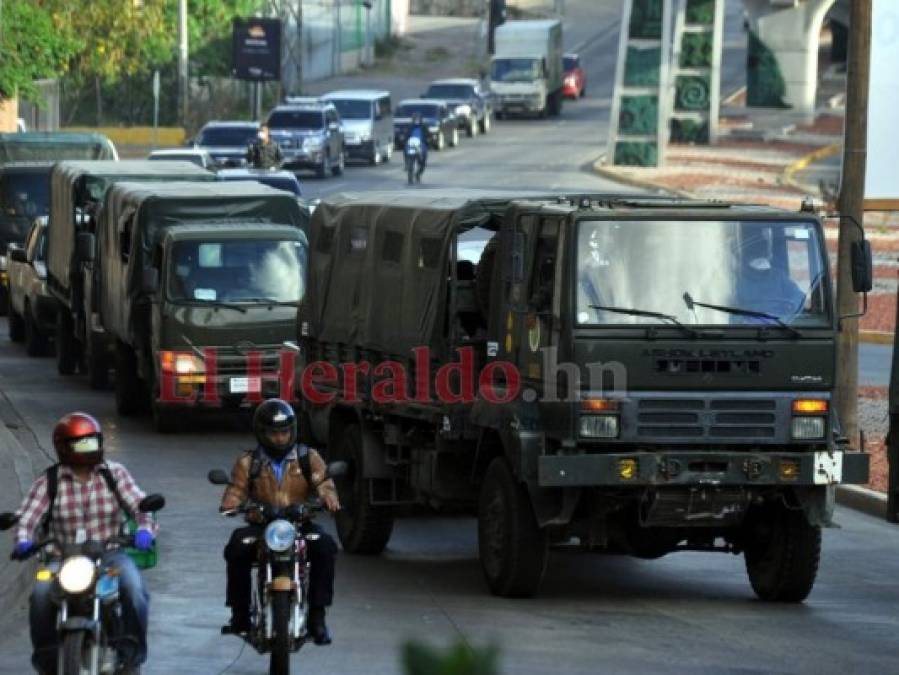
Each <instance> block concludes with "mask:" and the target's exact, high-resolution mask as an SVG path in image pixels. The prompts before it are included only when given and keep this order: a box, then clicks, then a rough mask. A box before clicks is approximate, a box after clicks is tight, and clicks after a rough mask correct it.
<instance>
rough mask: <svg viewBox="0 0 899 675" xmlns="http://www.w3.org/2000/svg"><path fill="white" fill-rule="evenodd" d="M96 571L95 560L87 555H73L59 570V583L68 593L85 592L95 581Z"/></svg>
mask: <svg viewBox="0 0 899 675" xmlns="http://www.w3.org/2000/svg"><path fill="white" fill-rule="evenodd" d="M96 571H97V568H96V566H95V565H94V562H93V561H92V560H91V559H90V558H88V557H87V556H83V555H76V556H73V557H71V558H69V559H68V560H66V561H65V562H64V563H63V564H62V567H61V568H60V570H59V585H60V586H62V590H64V591H65V592H66V593H73V594H75V593H84V591H86V590H87V589H88V588H90V585H91V584H92V583H93V582H94V574H95V573H96Z"/></svg>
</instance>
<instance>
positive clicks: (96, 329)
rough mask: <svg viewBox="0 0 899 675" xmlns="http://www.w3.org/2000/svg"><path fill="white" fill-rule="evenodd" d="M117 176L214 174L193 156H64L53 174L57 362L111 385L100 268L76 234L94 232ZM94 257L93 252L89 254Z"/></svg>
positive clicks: (50, 274) (50, 273)
mask: <svg viewBox="0 0 899 675" xmlns="http://www.w3.org/2000/svg"><path fill="white" fill-rule="evenodd" d="M118 180H131V181H138V180H139V181H154V182H159V181H171V180H182V181H214V180H215V174H214V173H212V172H210V171H206V170H204V169H201V168H200V167H198V166H196V165H195V164H192V163H191V162H164V161H153V162H150V161H147V160H126V161H121V162H120V161H65V162H59V163H57V164H56V165H55V166H54V167H53V169H52V171H51V175H50V227H49V239H48V246H47V286H48V288H49V289H50V292H51V293H52V294H53V296H54V297H55V298H56V299H57V300H58V301H59V304H58V307H59V312H58V313H57V325H56V368H57V370H58V371H59V373H60V374H61V375H71V374H72V373H74V372H75V370H76V369H77V368H78V367H79V365H81V366H83V370H86V371H87V374H88V381H89V382H90V385H91V387H93V388H95V389H102V388H104V387H106V386H107V380H108V372H107V371H106V369H105V368H103V367H102V366H101V365H100V364H102V363H105V362H106V361H107V359H106V357H105V354H106V352H108V351H109V350H111V349H112V343H111V342H110V341H109V340H108V339H107V338H106V336H105V335H104V333H103V330H102V326H100V325H99V323H98V322H97V317H96V311H95V310H94V307H95V306H96V293H97V287H96V283H95V280H96V278H97V274H98V270H96V269H94V265H93V263H91V262H87V261H86V260H85V258H86V257H87V256H88V255H89V253H88V252H87V251H85V250H84V249H83V248H79V247H78V245H77V242H78V235H79V234H80V233H82V232H85V233H92V232H93V231H94V229H95V226H96V225H95V221H96V215H97V210H98V209H99V207H100V204H101V202H102V199H103V195H104V193H105V192H106V189H107V187H109V185H111V184H112V183H114V182H115V181H118ZM91 257H92V256H91Z"/></svg>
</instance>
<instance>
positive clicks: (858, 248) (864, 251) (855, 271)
mask: <svg viewBox="0 0 899 675" xmlns="http://www.w3.org/2000/svg"><path fill="white" fill-rule="evenodd" d="M850 256H851V264H852V290H853V291H855V292H856V293H867V292H869V291H870V290H871V289H872V288H873V287H874V264H873V261H872V256H871V243H870V242H869V241H867V240H865V239H862V240H860V241H854V242H852V246H851V248H850Z"/></svg>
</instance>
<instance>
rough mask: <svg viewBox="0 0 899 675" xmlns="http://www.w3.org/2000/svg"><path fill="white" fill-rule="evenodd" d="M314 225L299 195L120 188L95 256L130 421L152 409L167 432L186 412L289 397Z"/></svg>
mask: <svg viewBox="0 0 899 675" xmlns="http://www.w3.org/2000/svg"><path fill="white" fill-rule="evenodd" d="M306 220H307V215H306V211H305V209H302V208H301V207H300V205H299V204H298V203H297V201H296V198H295V197H294V196H293V195H292V194H290V193H288V192H284V191H283V190H277V189H275V188H271V187H269V186H267V185H262V184H260V183H255V182H227V183H224V182H216V183H177V182H175V183H158V184H152V183H130V182H121V183H116V184H114V185H113V186H112V187H110V188H109V190H108V192H107V194H106V199H105V202H104V206H103V209H102V210H101V212H100V217H99V226H98V230H97V240H96V244H95V246H96V252H97V259H98V260H99V269H100V277H99V289H100V290H99V300H100V302H99V308H100V312H99V314H100V316H99V320H100V323H101V324H102V326H103V329H104V331H105V332H106V333H107V334H108V335H109V336H110V337H111V338H112V339H113V340H114V342H115V371H116V375H115V393H116V408H117V410H118V412H119V414H122V415H131V414H135V413H138V412H141V411H143V410H144V409H146V408H147V406H148V405H149V407H150V408H151V409H152V413H153V420H154V423H155V425H156V428H157V429H158V430H159V431H162V432H166V431H171V430H174V429H175V428H177V423H178V419H179V418H183V416H184V411H185V410H186V409H188V410H197V409H200V408H212V407H219V406H222V405H225V406H231V407H238V406H244V407H250V406H252V405H253V404H254V403H255V402H258V401H261V400H262V398H265V397H271V396H277V395H279V394H280V392H281V389H280V377H279V366H280V352H281V346H282V343H283V342H284V341H285V340H288V339H290V337H291V335H292V333H293V330H294V326H295V324H296V311H297V303H298V301H299V300H300V299H301V298H302V297H303V294H304V291H305V269H306V234H305V232H304V228H305V227H306ZM84 237H85V238H86V239H87V238H89V237H90V235H84ZM91 248H93V246H90V245H87V246H86V249H88V250H90V249H91ZM254 369H256V370H255V371H254Z"/></svg>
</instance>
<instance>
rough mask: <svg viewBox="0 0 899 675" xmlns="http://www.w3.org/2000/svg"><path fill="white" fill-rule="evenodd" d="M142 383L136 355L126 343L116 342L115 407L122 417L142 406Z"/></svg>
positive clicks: (133, 412) (133, 413)
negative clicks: (138, 372)
mask: <svg viewBox="0 0 899 675" xmlns="http://www.w3.org/2000/svg"><path fill="white" fill-rule="evenodd" d="M144 399H145V396H144V391H143V385H142V383H141V381H140V378H139V377H138V374H137V356H136V355H135V353H134V350H133V349H131V347H129V346H128V345H126V344H124V343H122V342H118V343H116V352H115V407H116V412H118V414H119V415H122V416H123V417H127V416H129V415H136V414H138V413H139V412H141V411H142V410H143V407H144Z"/></svg>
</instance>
